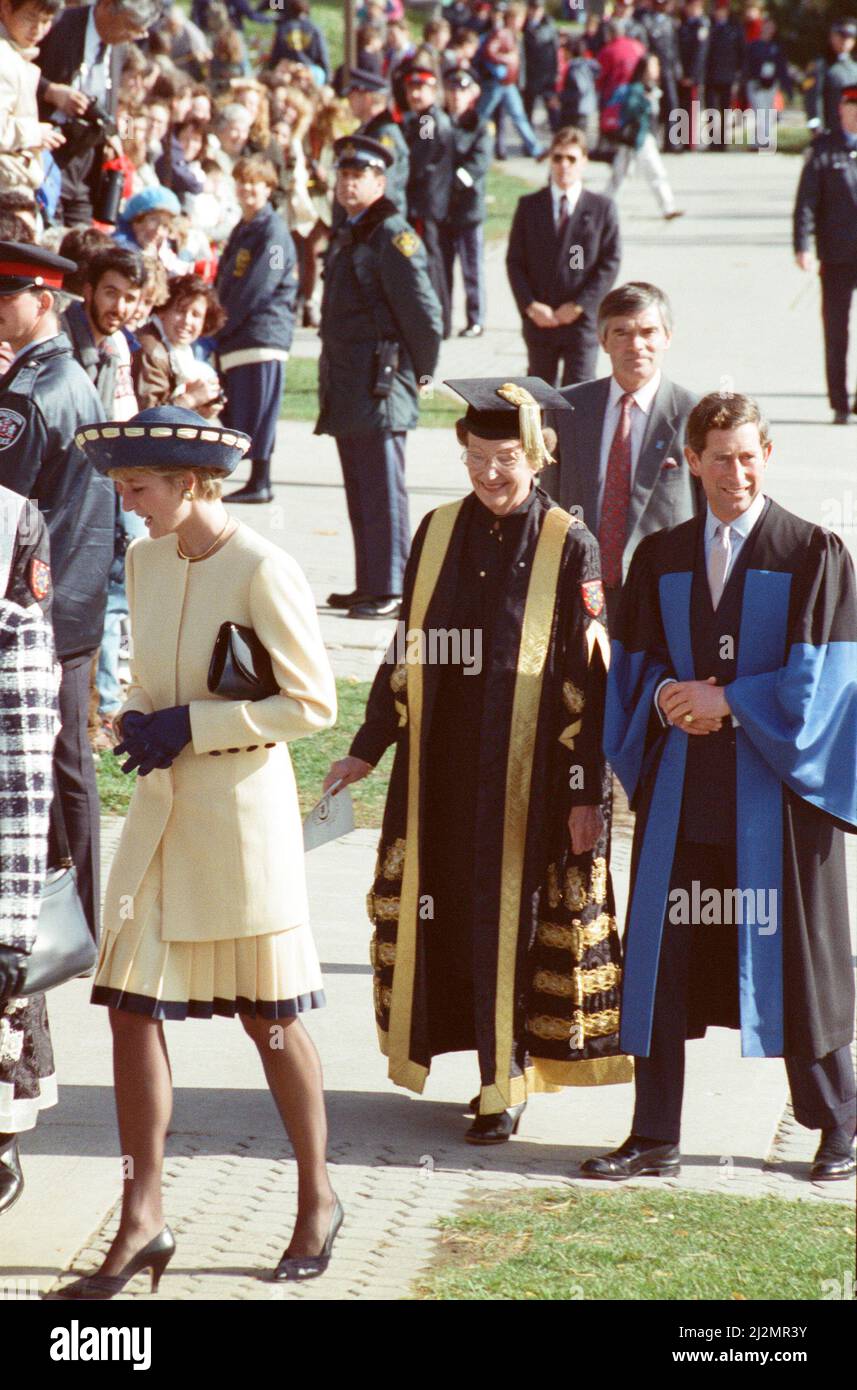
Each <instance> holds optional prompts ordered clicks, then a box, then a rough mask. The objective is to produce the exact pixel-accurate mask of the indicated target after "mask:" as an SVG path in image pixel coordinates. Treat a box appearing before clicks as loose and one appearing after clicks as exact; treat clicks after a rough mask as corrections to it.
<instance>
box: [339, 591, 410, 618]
mask: <svg viewBox="0 0 857 1390" xmlns="http://www.w3.org/2000/svg"><path fill="white" fill-rule="evenodd" d="M401 601H402V600H401V596H400V595H393V596H392V597H388V598H364V599H361V600H360V602H359V603H355V604H352V606H351V607H350V608H349V610H348V616H349V618H398V616H399V604H400V603H401Z"/></svg>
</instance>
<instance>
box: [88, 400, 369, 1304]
mask: <svg viewBox="0 0 857 1390" xmlns="http://www.w3.org/2000/svg"><path fill="white" fill-rule="evenodd" d="M77 438H78V442H79V444H80V446H81V447H82V448H83V449H84V450H85V451H86V452H87V453H88V454H89V455H90V457H91V458H92V460H93V463H94V465H95V467H96V468H97V469H98V470H99V471H100V472H102V473H107V474H108V475H109V476H110V477H112V478H114V480H115V481H116V484H117V487H118V488H119V490H120V493H121V496H122V502H123V506H124V507H125V509H126V510H128V511H134V512H136V513H137V514H138V515H140V516H142V517H144V519H145V521H146V524H147V526H148V528H149V535H150V537H151V539H148V540H138V541H135V542H134V543H133V544H132V545H131V547H130V548H129V550H128V556H127V587H128V601H129V608H130V614H131V627H132V636H133V650H134V656H133V662H132V683H131V687H130V690H129V692H128V699H127V701H126V703H125V704H124V705H123V707H122V709H121V710H120V712H119V715H118V716H117V723H118V725H119V729H120V733H121V736H122V743H121V744H120V745H119V749H118V750H117V751H118V752H127V753H129V754H130V758H129V760H128V762H127V763H126V764H125V767H124V770H126V771H129V770H130V769H131V768H134V767H136V768H138V769H139V776H138V780H137V784H136V786H135V789H134V794H133V797H132V799H131V806H130V810H129V813H128V817H127V820H126V822H125V826H124V829H123V833H122V839H121V842H120V845H119V849H118V851H117V853H116V858H115V860H114V863H113V867H112V870H111V873H110V879H109V882H108V885H107V893H106V899H105V906H104V927H103V939H102V948H101V957H100V960H99V965H98V970H97V974H96V978H95V984H94V988H93V996H92V997H93V1002H94V1003H97V1004H105V1005H107V1007H108V1008H109V1010H110V1021H111V1025H112V1029H113V1049H114V1070H115V1080H116V1098H117V1111H118V1118H119V1137H120V1141H121V1145H122V1153H123V1155H126V1156H128V1157H129V1158H131V1159H132V1160H133V1163H132V1164H131V1165H130V1166H129V1167H130V1173H131V1176H130V1177H128V1178H127V1179H126V1181H125V1186H124V1194H123V1202H122V1217H121V1221H120V1225H119V1230H118V1232H117V1235H116V1238H115V1240H114V1242H113V1245H112V1246H111V1249H110V1253H109V1254H108V1256H107V1259H106V1261H105V1262H104V1265H103V1266H102V1268H101V1270H100V1271H99V1272H98V1274H97V1275H95V1276H94V1277H93V1276H90V1277H89V1278H88V1279H84V1280H81V1281H78V1283H77V1284H75V1285H72V1286H71V1289H70V1290H66V1291H64V1296H71V1297H78V1298H104V1297H111V1296H112V1295H113V1294H114V1293H116V1292H118V1290H119V1289H120V1288H121V1287H122V1286H123V1284H124V1283H126V1282H127V1280H128V1279H129V1278H130V1277H131V1275H132V1274H134V1273H136V1272H137V1271H138V1270H140V1269H145V1268H150V1269H151V1271H152V1282H153V1286H154V1287H156V1286H157V1281H158V1279H159V1278H160V1274H161V1273H162V1271H163V1269H164V1267H165V1266H166V1264H167V1262H168V1261H169V1258H170V1256H171V1255H172V1253H173V1250H174V1249H175V1243H174V1241H173V1238H172V1235H171V1233H170V1231H169V1229H168V1228H167V1227H165V1226H164V1220H163V1210H162V1205H161V1167H162V1162H163V1154H164V1143H165V1139H166V1134H167V1126H168V1124H169V1120H170V1113H171V1107H172V1087H171V1080H170V1066H169V1059H168V1056H167V1049H166V1042H165V1039H164V1032H163V1020H164V1019H184V1018H211V1017H212V1015H214V1014H221V1015H226V1016H228V1017H233V1016H234V1015H235V1014H236V1013H237V1014H238V1015H239V1017H240V1019H241V1022H242V1024H243V1026H244V1029H245V1031H246V1032H247V1033H248V1034H249V1035H250V1038H251V1039H252V1040H253V1042H254V1043H255V1044H256V1047H257V1048H258V1050H259V1055H260V1058H261V1060H262V1065H263V1067H264V1070H265V1076H266V1078H267V1080H268V1084H269V1086H270V1088H271V1092H272V1094H273V1097H274V1100H275V1101H276V1104H277V1106H278V1109H279V1112H280V1115H281V1117H282V1120H283V1123H284V1125H285V1127H286V1131H287V1133H288V1135H289V1138H290V1140H291V1142H292V1145H293V1147H294V1151H295V1158H296V1160H297V1167H298V1213H297V1222H296V1225H295V1228H294V1233H293V1236H292V1241H291V1244H290V1246H289V1248H288V1249H287V1250H286V1252H285V1254H284V1256H283V1259H282V1260H281V1261H280V1264H279V1265H278V1266H277V1269H276V1271H274V1276H273V1277H275V1278H277V1279H293V1278H308V1277H311V1276H312V1275H315V1274H320V1273H322V1272H323V1270H324V1268H326V1266H327V1262H328V1259H329V1256H330V1249H331V1246H332V1243H333V1239H334V1237H335V1235H336V1232H337V1230H338V1228H339V1225H340V1223H341V1221H342V1209H341V1207H340V1205H339V1202H338V1200H337V1198H336V1196H335V1194H334V1193H333V1191H332V1189H331V1186H330V1181H329V1178H328V1175H327V1170H326V1166H325V1145H326V1120H325V1110H324V1096H323V1091H322V1078H321V1067H320V1063H319V1059H318V1056H317V1053H316V1051H315V1048H314V1046H313V1043H312V1042H311V1040H310V1038H309V1036H308V1034H307V1033H306V1032H305V1030H304V1029H303V1027H302V1025H301V1023H300V1020H299V1015H300V1014H301V1013H302V1012H303V1011H304V1010H305V1009H312V1008H318V1007H319V1006H320V1005H322V1004H323V1003H324V995H323V992H322V979H321V971H320V968H319V963H318V957H317V955H316V951H315V946H314V944H313V940H312V936H311V934H310V929H309V924H308V920H309V919H308V911H307V896H306V884H305V879H304V865H303V838H302V829H301V819H300V813H299V809H298V799H297V793H296V790H295V779H294V774H293V772H292V765H291V759H290V757H289V752H288V748H287V746H286V745H287V743H288V741H289V740H290V739H294V738H300V737H302V736H304V735H306V734H310V733H313V732H315V731H316V730H318V729H324V728H327V727H329V726H330V725H331V724H333V722H334V720H335V717H336V694H335V686H334V681H333V676H332V674H331V671H330V667H329V665H328V661H327V657H326V654H325V650H324V646H323V643H322V639H321V633H320V631H319V627H318V621H317V618H316V612H315V604H314V602H313V599H312V595H311V593H310V590H309V586H308V585H307V582H306V580H305V578H304V576H303V574H302V573H301V571H300V569H299V568H298V566H297V565H296V564H295V562H294V560H292V559H291V558H290V557H289V556H288V555H286V554H285V553H284V552H283V551H282V550H280V549H279V548H278V547H276V546H275V545H272V544H271V542H270V541H267V540H265V539H263V538H262V537H261V536H259V535H257V534H256V532H254V531H252V530H251V529H250V528H248V527H247V526H243V525H241V524H240V523H238V522H236V521H234V520H233V519H232V518H231V517H230V516H229V514H228V513H227V511H226V509H225V507H224V506H223V503H222V501H221V500H220V487H221V484H220V478H222V477H223V476H225V475H226V474H228V473H230V472H232V470H233V469H234V468H235V466H236V465H237V463H238V461H239V459H240V458H241V456H242V454H243V453H244V451H245V449H246V448H247V445H248V443H249V441H248V439H247V436H246V435H243V434H237V433H236V432H235V431H229V430H225V429H222V428H220V427H219V426H216V425H213V424H212V422H210V421H207V420H204V419H203V418H202V417H201V416H199V415H196V414H195V413H194V412H193V411H190V410H184V409H182V408H180V407H175V406H162V407H157V408H154V409H151V410H145V411H142V412H141V413H140V414H139V415H137V416H135V417H134V419H132V420H130V421H128V422H127V424H119V423H117V422H108V423H107V424H103V425H98V426H96V425H93V426H91V427H87V428H85V429H83V430H82V431H81V432H80V433H79V435H78V436H77ZM226 621H230V622H234V623H238V624H241V625H243V626H245V627H249V628H252V629H253V630H254V632H255V633H256V636H257V637H258V638H259V639H260V641H261V642H262V644H263V646H264V647H265V648H266V650H267V652H268V654H269V656H270V658H271V662H272V667H273V673H274V677H275V681H276V685H277V686H278V687H279V690H278V693H277V694H275V695H272V696H270V697H267V698H263V699H258V700H256V701H254V702H251V701H249V700H240V699H225V698H223V697H221V696H219V695H213V694H211V693H210V691H209V689H208V685H207V675H208V668H209V662H210V659H211V654H212V650H213V648H214V644H215V641H216V638H217V634H218V631H219V629H220V627H221V624H223V623H224V622H226Z"/></svg>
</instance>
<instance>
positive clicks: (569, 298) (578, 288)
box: [506, 126, 622, 386]
mask: <svg viewBox="0 0 857 1390" xmlns="http://www.w3.org/2000/svg"><path fill="white" fill-rule="evenodd" d="M586 155H587V149H586V136H585V135H584V134H583V132H582V131H581V130H578V129H577V128H576V127H575V126H564V127H563V128H562V129H561V130H558V131H557V132H556V134H555V135H554V137H553V140H552V142H551V147H550V161H551V178H550V183H549V184H548V186H547V188H543V189H541V190H540V191H539V192H538V193H527V194H525V195H524V197H523V198H521V199H520V201H519V203H518V206H517V208H516V209H515V216H514V219H513V221H512V230H511V232H510V233H509V247H508V250H507V252H506V271H507V273H508V276H509V283H510V285H511V286H512V293H513V294H514V296H515V301H516V303H517V305H518V309H519V310H520V314H521V319H522V327H523V333H524V342H525V343H526V345H527V359H528V361H527V372H528V375H530V376H538V377H541V378H542V380H544V381H546V382H548V383H549V385H551V386H556V385H557V384H558V381H557V378H559V380H560V381H561V384H562V385H563V386H571V385H573V384H574V383H575V382H578V381H587V380H588V379H589V378H590V377H592V376H594V375H595V361H596V358H597V356H598V332H597V327H596V311H597V309H598V305H599V304H600V302H601V300H602V299H603V298H604V295H605V294H606V293H607V291H608V290H609V289H610V288H611V286H612V285H613V283H614V282H615V280H616V276H617V275H618V273H619V262H620V260H621V256H622V251H621V245H620V240H619V216H618V213H617V211H616V204H615V203H614V202H613V199H612V198H605V197H604V196H603V194H600V193H590V192H589V190H588V189H586V188H584V187H583V182H582V180H583V173H584V170H585V168H586Z"/></svg>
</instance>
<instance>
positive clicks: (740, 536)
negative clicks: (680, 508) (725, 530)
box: [705, 492, 765, 588]
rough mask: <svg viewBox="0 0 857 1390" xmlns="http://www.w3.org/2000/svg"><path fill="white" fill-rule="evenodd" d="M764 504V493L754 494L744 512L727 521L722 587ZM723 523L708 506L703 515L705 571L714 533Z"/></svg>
mask: <svg viewBox="0 0 857 1390" xmlns="http://www.w3.org/2000/svg"><path fill="white" fill-rule="evenodd" d="M764 506H765V497H764V494H763V493H761V492H760V493H759V494H758V496H756V497H755V498H754V499H753V501H752V502H751V503H750V505H749V507H748V508H747V510H746V512H742V513H741V515H740V516H739V517H736V519H735V520H734V521H731V522H729V523H728V524H729V541H730V551H729V562H728V564H727V566H726V577H725V579H724V581H723V587H724V588H725V587H726V585H727V584H728V583H729V576H730V574H731V573H732V570H733V568H734V565H735V560H736V558H737V557H738V555H739V554H740V553H741V546H742V545H743V544H744V542H745V540H746V539H747V537H748V536H749V534H750V532H751V531H752V529H753V527H754V526H755V525H756V522H757V521H758V520H759V517H760V516H761V515H762V510H763V508H764ZM723 524H724V523H723V522H721V521H719V520H718V518H717V517H716V516H715V515H714V513H713V511H712V510H711V508H710V507H708V509H707V511H706V515H705V568H706V572H707V570H708V561H709V558H710V556H711V547H712V546H713V544H714V533H715V531H716V530H717V528H718V526H722V525H723Z"/></svg>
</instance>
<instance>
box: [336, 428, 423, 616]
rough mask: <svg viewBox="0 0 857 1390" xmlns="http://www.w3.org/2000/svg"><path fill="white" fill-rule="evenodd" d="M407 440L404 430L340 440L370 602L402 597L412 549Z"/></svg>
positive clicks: (359, 581)
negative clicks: (406, 477)
mask: <svg viewBox="0 0 857 1390" xmlns="http://www.w3.org/2000/svg"><path fill="white" fill-rule="evenodd" d="M406 440H407V434H406V433H405V431H404V430H396V431H389V430H387V431H384V430H379V431H377V432H376V433H374V434H351V435H337V436H336V447H337V449H338V451H339V462H340V464H341V465H342V477H343V480H344V482H345V498H346V501H347V503H348V517H349V520H350V522H351V533H352V535H353V537H354V580H355V588H356V590H357V592H358V593H359V594H363V595H365V596H366V597H367V598H393V597H398V596H399V595H400V594H401V592H402V585H403V583H404V578H405V565H406V564H407V561H408V555H409V554H410V549H411V526H410V517H409V513H408V492H407V488H406V487H405V443H406Z"/></svg>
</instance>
